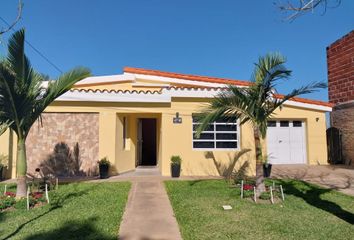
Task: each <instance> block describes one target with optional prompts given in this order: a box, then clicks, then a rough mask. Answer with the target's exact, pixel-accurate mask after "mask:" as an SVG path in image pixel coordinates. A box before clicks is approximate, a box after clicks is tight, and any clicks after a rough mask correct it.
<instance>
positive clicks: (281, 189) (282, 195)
mask: <svg viewBox="0 0 354 240" xmlns="http://www.w3.org/2000/svg"><path fill="white" fill-rule="evenodd" d="M280 192H281V199H282V200H283V202H284V200H285V198H284V192H283V186H282V185H280Z"/></svg>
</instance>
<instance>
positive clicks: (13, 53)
mask: <svg viewBox="0 0 354 240" xmlns="http://www.w3.org/2000/svg"><path fill="white" fill-rule="evenodd" d="M24 42H25V30H24V29H21V30H19V31H17V32H15V33H14V34H13V35H12V36H11V38H10V39H9V44H8V57H7V59H8V62H9V63H10V64H11V68H12V69H13V71H14V72H15V73H16V77H17V79H19V80H20V81H23V80H24V79H25V76H26V73H25V66H26V65H28V64H29V62H28V59H27V58H26V57H25V44H24Z"/></svg>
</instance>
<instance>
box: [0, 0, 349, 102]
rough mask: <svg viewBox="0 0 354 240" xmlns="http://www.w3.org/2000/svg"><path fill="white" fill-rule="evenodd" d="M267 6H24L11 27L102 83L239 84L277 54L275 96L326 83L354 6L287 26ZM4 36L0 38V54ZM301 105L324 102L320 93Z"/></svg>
mask: <svg viewBox="0 0 354 240" xmlns="http://www.w3.org/2000/svg"><path fill="white" fill-rule="evenodd" d="M273 2H274V1H272V0H269V1H264V0H252V1H246V0H243V1H241V0H239V1H235V0H218V1H215V0H193V1H191V0H174V1H172V0H124V1H123V0H119V1H118V0H105V1H99V0H90V1H85V0H75V1H72V0H61V1H48V0H36V1H30V0H24V13H23V18H22V20H21V22H20V23H19V24H18V25H17V26H16V27H17V28H19V27H21V26H24V27H25V28H26V34H27V40H28V41H29V42H30V43H31V44H33V45H34V46H35V47H36V48H38V49H39V50H40V51H41V52H42V53H44V54H45V55H46V56H47V57H48V58H49V59H50V60H51V61H52V62H54V63H55V64H56V65H57V66H58V67H59V68H60V69H62V70H63V71H66V70H68V69H70V68H72V67H74V66H87V67H89V68H90V69H91V70H92V72H93V74H94V75H110V74H119V73H121V72H122V68H123V67H124V66H132V67H142V68H148V69H157V70H163V71H172V72H179V73H189V74H197V75H207V76H215V77H225V78H234V79H241V80H247V79H249V78H250V76H251V72H252V70H253V67H254V65H253V63H254V62H256V61H257V58H258V57H259V56H261V55H264V54H265V53H267V52H272V51H273V52H274V51H278V52H281V53H282V54H283V55H285V56H286V57H287V59H288V63H287V66H288V67H289V68H290V69H291V70H293V77H292V78H291V79H290V80H288V81H287V82H286V83H285V84H281V85H280V86H279V90H280V92H282V93H287V92H289V91H290V90H291V89H293V88H295V87H299V86H301V85H304V84H307V83H309V82H312V81H327V66H326V47H327V46H328V45H329V44H330V43H332V42H334V41H335V40H336V39H338V38H340V37H341V36H343V35H345V34H346V33H348V32H349V31H351V30H352V29H354V14H353V12H354V1H342V4H341V6H340V7H338V8H336V9H328V10H327V12H326V14H325V15H323V16H322V15H321V13H322V11H321V10H320V9H319V10H316V11H315V13H313V14H307V15H305V16H302V17H300V18H298V19H297V20H295V21H294V22H292V23H289V22H284V21H283V19H284V16H283V15H282V14H281V13H280V12H279V11H278V9H277V8H276V7H275V6H274V5H273ZM15 15H16V1H14V0H2V1H1V8H0V16H1V17H3V18H4V19H6V20H7V21H11V20H12V19H13V18H14V17H15ZM0 24H1V25H0V26H3V24H2V22H0ZM8 36H9V34H6V35H5V36H2V37H1V40H2V44H1V45H0V53H1V54H4V53H5V43H6V39H7V37H8ZM27 54H28V55H29V57H30V59H31V61H32V64H33V65H34V66H35V68H36V69H37V70H39V71H40V72H43V73H45V74H48V75H50V76H51V77H56V76H58V72H57V70H56V69H54V68H53V67H52V66H50V65H49V64H48V63H47V62H45V61H44V60H43V59H42V58H41V57H40V56H39V55H38V54H37V53H35V52H34V51H33V50H32V49H30V48H29V47H27ZM306 97H309V98H313V99H320V100H327V90H321V91H320V92H318V93H314V94H310V95H309V96H306Z"/></svg>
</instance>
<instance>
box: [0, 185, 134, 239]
mask: <svg viewBox="0 0 354 240" xmlns="http://www.w3.org/2000/svg"><path fill="white" fill-rule="evenodd" d="M12 188H14V186H13V187H12ZM1 189H3V187H1ZM129 189H130V183H74V184H67V185H60V186H59V190H57V191H56V192H50V200H51V204H49V205H46V206H44V207H40V208H34V209H31V210H30V211H26V210H12V211H6V212H0V239H13V240H15V239H24V240H34V239H44V240H45V239H48V240H49V239H63V240H64V239H103V240H108V239H112V240H113V239H117V236H118V230H119V229H118V228H119V224H120V221H121V219H122V215H123V212H124V208H125V204H126V201H127V198H128V192H129ZM11 190H14V189H11Z"/></svg>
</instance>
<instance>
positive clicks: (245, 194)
mask: <svg viewBox="0 0 354 240" xmlns="http://www.w3.org/2000/svg"><path fill="white" fill-rule="evenodd" d="M253 195H254V194H253V191H251V190H243V197H244V198H249V197H253Z"/></svg>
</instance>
